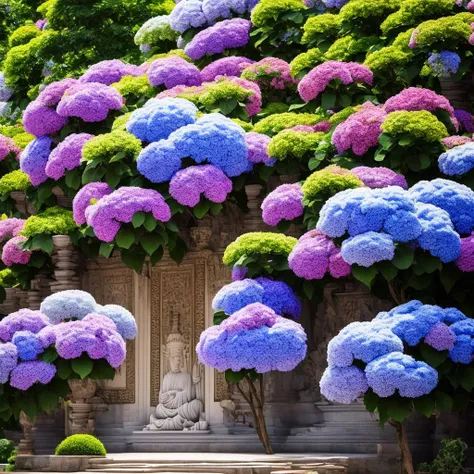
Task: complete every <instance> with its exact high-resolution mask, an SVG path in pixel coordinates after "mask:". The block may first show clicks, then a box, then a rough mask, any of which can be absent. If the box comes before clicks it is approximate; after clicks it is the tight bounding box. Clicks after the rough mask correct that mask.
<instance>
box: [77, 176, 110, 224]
mask: <svg viewBox="0 0 474 474" xmlns="http://www.w3.org/2000/svg"><path fill="white" fill-rule="evenodd" d="M112 191H113V190H112V188H111V187H110V186H109V185H108V184H107V183H89V184H86V185H85V186H84V187H83V188H81V189H80V190H79V192H78V193H77V194H76V196H75V197H74V200H73V201H72V210H73V214H74V220H75V221H76V223H77V225H82V224H85V223H86V209H87V208H88V207H89V206H90V205H91V204H92V203H91V200H92V199H97V200H99V199H100V198H102V197H104V196H107V195H108V194H110V193H111V192H112Z"/></svg>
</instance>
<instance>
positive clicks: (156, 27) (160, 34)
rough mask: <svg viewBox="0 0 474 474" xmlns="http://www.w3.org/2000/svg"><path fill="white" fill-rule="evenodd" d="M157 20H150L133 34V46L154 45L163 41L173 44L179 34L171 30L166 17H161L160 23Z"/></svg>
mask: <svg viewBox="0 0 474 474" xmlns="http://www.w3.org/2000/svg"><path fill="white" fill-rule="evenodd" d="M158 19H159V17H158V18H156V17H155V18H151V19H150V20H148V21H146V22H145V23H144V24H143V25H142V26H141V27H140V29H139V30H138V31H137V33H136V34H135V38H134V40H135V44H137V45H142V44H147V45H155V44H158V43H160V42H164V41H172V42H175V41H176V40H177V39H178V38H179V33H177V32H176V31H173V30H172V29H171V27H170V25H169V22H168V21H166V16H164V17H162V21H158Z"/></svg>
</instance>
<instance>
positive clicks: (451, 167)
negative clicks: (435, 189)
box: [438, 142, 474, 176]
mask: <svg viewBox="0 0 474 474" xmlns="http://www.w3.org/2000/svg"><path fill="white" fill-rule="evenodd" d="M438 165H439V169H440V171H441V172H442V173H443V174H445V175H447V176H462V175H463V174H466V173H467V172H469V171H471V170H472V168H474V143H473V142H469V143H465V144H464V145H460V146H457V147H454V148H451V149H450V150H448V151H446V152H444V153H443V154H441V155H440V157H439V158H438Z"/></svg>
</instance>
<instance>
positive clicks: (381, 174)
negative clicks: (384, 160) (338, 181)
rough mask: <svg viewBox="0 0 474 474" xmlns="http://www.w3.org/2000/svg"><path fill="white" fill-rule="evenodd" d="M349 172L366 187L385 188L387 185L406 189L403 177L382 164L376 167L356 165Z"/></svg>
mask: <svg viewBox="0 0 474 474" xmlns="http://www.w3.org/2000/svg"><path fill="white" fill-rule="evenodd" d="M351 172H352V174H355V175H356V176H357V177H358V178H359V179H360V180H361V181H362V182H363V183H364V184H365V185H366V186H367V187H369V188H372V189H374V188H386V187H387V186H400V187H401V188H403V189H408V184H407V181H406V179H405V177H404V176H403V175H401V174H398V173H396V172H395V171H393V170H391V169H390V168H384V167H383V166H380V167H376V168H370V167H368V166H357V167H356V168H352V169H351Z"/></svg>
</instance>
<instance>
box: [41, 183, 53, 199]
mask: <svg viewBox="0 0 474 474" xmlns="http://www.w3.org/2000/svg"><path fill="white" fill-rule="evenodd" d="M51 194H53V191H52V190H51V188H50V187H49V186H43V187H40V189H39V190H38V200H39V202H41V203H43V202H45V201H46V200H47V199H48V198H49V197H50V196H51Z"/></svg>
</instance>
